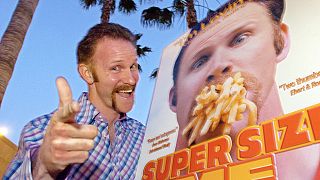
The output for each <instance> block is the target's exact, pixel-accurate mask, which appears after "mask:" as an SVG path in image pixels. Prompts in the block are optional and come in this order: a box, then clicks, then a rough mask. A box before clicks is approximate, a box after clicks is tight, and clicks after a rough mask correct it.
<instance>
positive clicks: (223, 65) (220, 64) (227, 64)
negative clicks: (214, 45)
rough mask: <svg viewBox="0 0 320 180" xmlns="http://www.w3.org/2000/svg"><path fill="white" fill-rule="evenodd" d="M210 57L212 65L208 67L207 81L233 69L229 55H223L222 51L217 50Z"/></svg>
mask: <svg viewBox="0 0 320 180" xmlns="http://www.w3.org/2000/svg"><path fill="white" fill-rule="evenodd" d="M212 58H214V59H212V61H211V62H212V65H211V67H210V70H209V73H208V76H207V82H211V81H213V80H214V79H215V78H216V77H219V76H224V75H226V74H228V73H230V72H232V70H233V65H232V63H231V62H232V61H231V59H230V58H232V57H230V56H228V55H223V53H221V52H220V53H219V54H218V52H217V53H216V54H215V56H213V57H212Z"/></svg>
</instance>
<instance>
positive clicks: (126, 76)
mask: <svg viewBox="0 0 320 180" xmlns="http://www.w3.org/2000/svg"><path fill="white" fill-rule="evenodd" d="M138 76H139V75H136V74H135V72H132V71H130V70H129V71H126V72H124V73H123V77H122V81H123V83H125V84H130V85H135V84H136V83H137V81H138V78H139V77H138Z"/></svg>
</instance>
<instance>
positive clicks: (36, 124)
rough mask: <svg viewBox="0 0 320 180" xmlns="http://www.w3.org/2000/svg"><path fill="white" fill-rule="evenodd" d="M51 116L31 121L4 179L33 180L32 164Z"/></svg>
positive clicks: (22, 135)
mask: <svg viewBox="0 0 320 180" xmlns="http://www.w3.org/2000/svg"><path fill="white" fill-rule="evenodd" d="M49 119H50V115H45V116H42V117H39V118H37V119H35V120H32V121H30V122H29V123H28V124H27V125H26V126H25V127H24V128H23V130H22V133H21V135H20V140H19V148H18V152H17V154H16V156H15V157H14V158H13V160H12V161H11V163H10V164H9V166H8V168H7V171H6V173H5V175H4V177H3V179H26V180H32V179H33V178H32V171H31V162H32V159H34V158H35V157H34V155H35V154H37V153H36V152H37V151H38V150H39V147H40V145H41V144H42V140H43V136H44V132H45V129H46V127H47V125H48V121H49Z"/></svg>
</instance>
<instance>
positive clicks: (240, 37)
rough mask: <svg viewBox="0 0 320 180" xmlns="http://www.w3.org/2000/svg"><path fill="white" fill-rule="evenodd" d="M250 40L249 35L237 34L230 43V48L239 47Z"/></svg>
mask: <svg viewBox="0 0 320 180" xmlns="http://www.w3.org/2000/svg"><path fill="white" fill-rule="evenodd" d="M248 38H249V34H248V33H241V34H237V35H236V36H235V37H234V38H233V39H232V41H231V42H230V46H231V47H234V46H238V45H240V44H241V43H243V42H245V41H246V40H247V39H248Z"/></svg>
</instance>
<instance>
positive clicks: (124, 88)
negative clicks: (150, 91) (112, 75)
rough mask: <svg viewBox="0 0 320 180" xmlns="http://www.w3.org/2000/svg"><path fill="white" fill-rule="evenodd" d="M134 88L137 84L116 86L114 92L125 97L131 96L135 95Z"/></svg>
mask: <svg viewBox="0 0 320 180" xmlns="http://www.w3.org/2000/svg"><path fill="white" fill-rule="evenodd" d="M134 90H135V86H131V85H121V86H118V87H116V88H115V89H114V92H115V93H117V94H118V95H119V96H121V97H123V98H129V97H130V96H131V95H133V93H134Z"/></svg>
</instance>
